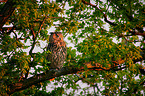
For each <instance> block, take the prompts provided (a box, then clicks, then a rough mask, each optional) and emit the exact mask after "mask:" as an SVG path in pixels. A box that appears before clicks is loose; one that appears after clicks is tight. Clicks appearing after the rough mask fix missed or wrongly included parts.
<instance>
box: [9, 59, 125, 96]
mask: <svg viewBox="0 0 145 96" xmlns="http://www.w3.org/2000/svg"><path fill="white" fill-rule="evenodd" d="M117 62H118V64H114V66H113V67H112V66H110V67H109V68H105V67H102V65H101V64H98V63H96V65H95V66H91V62H89V63H86V64H85V65H86V66H87V68H88V70H96V71H101V70H105V71H109V70H116V71H117V68H118V65H119V64H121V63H123V62H125V61H124V60H120V61H117ZM88 70H87V71H88ZM118 70H120V68H119V69H118ZM82 71H85V68H84V66H82V67H81V68H77V67H75V66H67V67H63V68H62V69H60V70H56V69H50V70H48V71H46V73H41V74H37V75H35V76H33V77H30V78H28V79H24V80H23V81H20V82H18V83H15V84H13V85H12V86H11V87H10V91H9V92H8V94H13V93H14V92H16V91H20V90H24V89H26V88H29V87H30V86H32V85H35V84H37V83H40V82H43V81H46V80H50V79H53V78H55V77H59V76H62V75H67V74H74V73H79V72H82Z"/></svg>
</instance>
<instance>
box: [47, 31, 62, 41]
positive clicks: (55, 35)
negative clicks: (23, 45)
mask: <svg viewBox="0 0 145 96" xmlns="http://www.w3.org/2000/svg"><path fill="white" fill-rule="evenodd" d="M62 41H63V35H62V33H61V32H51V35H50V37H49V42H50V43H53V42H62Z"/></svg>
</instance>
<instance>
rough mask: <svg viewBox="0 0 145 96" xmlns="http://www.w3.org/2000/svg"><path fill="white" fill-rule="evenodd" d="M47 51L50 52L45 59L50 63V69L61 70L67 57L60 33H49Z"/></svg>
mask: <svg viewBox="0 0 145 96" xmlns="http://www.w3.org/2000/svg"><path fill="white" fill-rule="evenodd" d="M47 50H49V51H50V53H49V54H48V56H47V58H46V59H47V60H48V61H50V62H51V64H50V67H51V68H57V69H60V68H62V67H63V63H64V61H65V59H66V56H67V48H66V43H65V41H64V40H63V35H62V33H61V32H53V33H51V35H50V37H49V44H48V47H47Z"/></svg>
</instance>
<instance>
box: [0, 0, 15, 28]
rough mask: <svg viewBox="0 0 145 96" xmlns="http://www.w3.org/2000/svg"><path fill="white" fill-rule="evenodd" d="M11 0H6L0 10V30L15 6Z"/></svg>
mask: <svg viewBox="0 0 145 96" xmlns="http://www.w3.org/2000/svg"><path fill="white" fill-rule="evenodd" d="M15 5H16V3H15V2H14V1H13V0H8V1H7V2H6V4H5V5H4V7H3V8H2V10H1V12H0V22H1V23H0V30H1V29H2V27H3V25H4V24H5V23H6V21H7V20H8V18H9V17H10V16H11V14H12V13H13V11H14V10H15V8H16V6H15Z"/></svg>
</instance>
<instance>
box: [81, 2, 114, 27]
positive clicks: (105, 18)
mask: <svg viewBox="0 0 145 96" xmlns="http://www.w3.org/2000/svg"><path fill="white" fill-rule="evenodd" d="M82 2H83V3H84V4H86V5H90V6H92V7H94V8H97V9H98V10H100V12H101V13H102V14H103V17H104V20H105V21H106V22H107V23H109V24H110V25H113V26H116V25H117V24H115V23H113V22H111V21H109V20H108V19H107V15H106V14H105V13H103V11H102V10H101V9H99V8H98V7H97V6H96V5H93V4H91V3H89V2H86V1H85V0H82Z"/></svg>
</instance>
